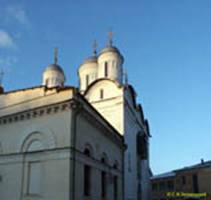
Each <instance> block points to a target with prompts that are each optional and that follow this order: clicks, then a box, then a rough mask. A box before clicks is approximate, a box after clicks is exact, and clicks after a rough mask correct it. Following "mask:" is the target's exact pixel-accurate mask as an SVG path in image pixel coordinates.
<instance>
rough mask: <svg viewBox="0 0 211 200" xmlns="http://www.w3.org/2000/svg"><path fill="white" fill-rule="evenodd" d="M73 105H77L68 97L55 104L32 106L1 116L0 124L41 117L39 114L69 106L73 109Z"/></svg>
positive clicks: (60, 110) (50, 112)
mask: <svg viewBox="0 0 211 200" xmlns="http://www.w3.org/2000/svg"><path fill="white" fill-rule="evenodd" d="M75 107H77V105H76V103H75V101H74V100H72V99H70V100H68V101H64V102H60V103H56V104H52V105H48V106H42V107H38V108H34V109H31V110H27V111H23V112H18V113H14V114H12V115H6V116H2V117H0V126H1V125H6V124H11V123H16V122H20V121H24V120H30V119H33V118H37V117H41V116H46V115H51V114H55V113H58V112H62V111H65V110H68V109H70V108H73V109H75Z"/></svg>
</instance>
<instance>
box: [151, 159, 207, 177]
mask: <svg viewBox="0 0 211 200" xmlns="http://www.w3.org/2000/svg"><path fill="white" fill-rule="evenodd" d="M207 167H211V160H210V161H206V162H204V161H203V160H202V161H201V163H199V164H195V165H191V166H188V167H183V168H180V169H176V170H173V171H170V172H166V173H162V174H158V175H155V176H152V177H151V180H155V179H162V178H169V177H173V176H175V175H176V173H177V172H182V171H190V170H195V169H201V168H207Z"/></svg>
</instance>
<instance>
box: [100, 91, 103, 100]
mask: <svg viewBox="0 0 211 200" xmlns="http://www.w3.org/2000/svg"><path fill="white" fill-rule="evenodd" d="M103 98H104V90H103V89H101V90H100V99H103Z"/></svg>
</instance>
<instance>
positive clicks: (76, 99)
mask: <svg viewBox="0 0 211 200" xmlns="http://www.w3.org/2000/svg"><path fill="white" fill-rule="evenodd" d="M123 63H124V58H123V56H122V54H121V53H120V51H119V50H118V49H117V48H116V47H115V46H113V44H112V39H111V38H110V40H109V43H108V45H107V46H106V47H105V48H104V49H102V50H101V51H100V53H99V54H97V53H96V50H94V54H93V56H91V57H89V58H88V59H85V61H84V62H83V63H82V64H81V65H80V67H79V69H78V76H79V81H80V86H79V88H75V87H70V86H66V85H65V80H66V77H65V75H64V72H63V70H62V68H61V67H60V66H59V65H58V64H57V56H55V61H54V64H51V65H49V66H47V68H46V69H45V71H44V73H43V84H42V86H37V87H34V88H26V89H22V90H16V91H9V92H4V91H3V89H1V93H0V110H1V111H0V198H1V199H4V200H16V199H18V200H22V199H23V200H34V199H40V200H41V199H42V200H50V199H51V200H52V199H55V200H58V199H60V200H62V199H64V200H67V199H68V200H69V199H71V200H80V199H81V200H82V199H87V200H89V199H90V200H91V199H96V200H98V199H104V200H105V199H109V200H112V199H114V200H117V199H118V200H120V199H125V200H137V199H140V200H149V199H150V197H149V193H150V167H149V137H150V132H149V125H148V122H147V120H146V119H145V117H144V114H143V110H142V107H141V105H140V104H138V103H137V102H136V92H135V90H134V88H133V87H132V85H130V84H129V83H128V81H127V80H123V79H124V78H123V77H124V73H123V71H124V70H123Z"/></svg>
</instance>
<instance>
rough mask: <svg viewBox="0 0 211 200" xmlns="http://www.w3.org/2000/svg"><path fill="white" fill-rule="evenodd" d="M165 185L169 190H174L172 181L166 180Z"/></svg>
mask: <svg viewBox="0 0 211 200" xmlns="http://www.w3.org/2000/svg"><path fill="white" fill-rule="evenodd" d="M167 185H168V190H170V191H173V190H174V182H173V181H168V182H167Z"/></svg>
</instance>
